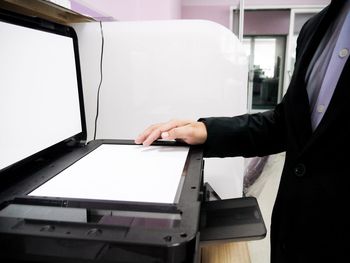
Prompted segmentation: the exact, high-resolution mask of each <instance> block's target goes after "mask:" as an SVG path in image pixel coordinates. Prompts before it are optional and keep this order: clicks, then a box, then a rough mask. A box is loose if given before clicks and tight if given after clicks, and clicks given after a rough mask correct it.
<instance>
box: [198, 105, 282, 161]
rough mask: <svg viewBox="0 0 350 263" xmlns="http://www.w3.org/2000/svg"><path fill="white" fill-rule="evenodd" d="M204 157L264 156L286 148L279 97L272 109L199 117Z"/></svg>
mask: <svg viewBox="0 0 350 263" xmlns="http://www.w3.org/2000/svg"><path fill="white" fill-rule="evenodd" d="M199 121H202V122H203V123H204V124H205V125H206V128H207V132H208V137H207V141H206V143H205V144H204V155H205V157H234V156H244V157H253V156H265V155H269V154H274V153H278V152H282V151H285V150H286V127H285V121H284V116H283V101H282V102H281V103H280V104H279V105H277V106H276V108H275V109H274V110H271V111H267V112H263V113H257V114H245V115H240V116H236V117H212V118H202V119H199Z"/></svg>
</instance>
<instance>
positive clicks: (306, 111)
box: [203, 0, 350, 263]
mask: <svg viewBox="0 0 350 263" xmlns="http://www.w3.org/2000/svg"><path fill="white" fill-rule="evenodd" d="M344 2H345V1H342V0H335V1H333V2H332V3H331V4H330V6H328V7H327V8H325V9H324V10H323V11H321V12H320V13H319V14H318V15H316V16H315V17H313V18H312V19H310V20H309V21H308V22H307V23H306V24H305V25H304V26H303V28H302V31H301V32H300V35H299V37H298V42H297V58H296V63H295V69H294V74H293V77H292V80H291V83H290V86H289V88H288V91H287V93H286V94H285V96H284V98H283V100H282V102H281V103H280V104H279V105H278V106H277V107H276V108H275V109H274V110H272V111H268V112H265V113H260V114H253V115H242V116H238V117H233V118H226V117H222V118H220V117H219V118H206V119H203V121H204V122H205V124H206V126H207V130H208V139H207V142H206V143H205V154H206V156H207V157H227V156H245V157H251V156H263V155H269V154H274V153H278V152H282V151H286V159H285V164H284V169H283V173H282V177H281V181H280V185H279V190H278V194H277V198H276V201H275V205H274V209H273V214H272V223H271V262H274V263H276V262H277V263H282V262H293V263H296V262H343V261H342V260H340V259H341V258H342V256H344V258H347V257H348V251H347V246H346V245H345V244H346V243H348V242H346V240H347V238H348V237H349V236H348V234H349V232H350V231H349V230H350V220H349V219H348V218H347V216H346V215H345V213H346V212H347V210H348V208H349V207H350V204H349V199H350V198H349V194H350V191H349V190H348V188H349V187H350V185H349V183H348V182H349V177H350V169H349V166H350V159H348V157H349V153H348V150H349V149H350V119H349V116H350V114H349V113H350V112H349V111H350V65H349V60H348V61H347V63H346V65H345V67H344V70H343V72H342V73H341V77H340V79H339V81H338V84H337V86H336V89H335V92H334V95H333V97H332V100H331V102H330V105H329V107H328V109H327V111H326V113H325V115H324V117H323V119H322V121H321V123H320V124H319V126H318V127H317V129H316V130H315V131H314V132H312V129H311V121H310V108H309V101H308V96H307V91H306V83H305V74H306V71H307V68H308V65H309V63H310V60H311V59H312V56H313V54H314V52H315V51H316V49H317V46H318V44H319V42H320V40H321V39H322V36H323V34H324V33H325V32H326V30H327V26H328V25H329V23H330V21H332V20H333V19H334V18H335V16H336V14H337V12H338V11H339V8H341V6H342V4H343V3H344ZM349 37H350V35H349Z"/></svg>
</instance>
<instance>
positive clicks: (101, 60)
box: [94, 21, 105, 140]
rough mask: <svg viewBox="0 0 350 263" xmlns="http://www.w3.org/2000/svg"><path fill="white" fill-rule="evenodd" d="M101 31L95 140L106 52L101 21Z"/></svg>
mask: <svg viewBox="0 0 350 263" xmlns="http://www.w3.org/2000/svg"><path fill="white" fill-rule="evenodd" d="M100 31H101V58H100V83H99V85H98V89H97V98H96V100H97V101H96V116H95V130H94V140H96V133H97V120H98V115H99V112H100V91H101V85H102V80H103V74H102V62H103V50H104V43H105V39H104V36H103V28H102V22H101V21H100Z"/></svg>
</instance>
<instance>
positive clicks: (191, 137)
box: [135, 120, 207, 146]
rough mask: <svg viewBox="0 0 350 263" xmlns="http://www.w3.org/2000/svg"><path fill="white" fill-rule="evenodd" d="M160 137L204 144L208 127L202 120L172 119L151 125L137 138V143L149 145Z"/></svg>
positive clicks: (193, 143)
mask: <svg viewBox="0 0 350 263" xmlns="http://www.w3.org/2000/svg"><path fill="white" fill-rule="evenodd" d="M160 138H161V139H166V140H181V141H184V142H186V143H187V144H192V145H195V144H203V143H205V141H206V140H207V128H206V127H205V125H204V123H202V122H196V121H190V120H171V121H169V122H166V123H159V124H154V125H152V126H150V127H149V128H147V129H146V130H145V131H144V132H143V133H141V134H140V135H139V136H138V137H137V138H136V139H135V143H136V144H143V145H145V146H149V145H151V144H152V143H153V142H154V141H155V140H157V139H160Z"/></svg>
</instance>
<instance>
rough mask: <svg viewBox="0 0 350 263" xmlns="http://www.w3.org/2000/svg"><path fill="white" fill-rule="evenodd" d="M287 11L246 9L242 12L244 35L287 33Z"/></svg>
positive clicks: (288, 14) (288, 13)
mask: <svg viewBox="0 0 350 263" xmlns="http://www.w3.org/2000/svg"><path fill="white" fill-rule="evenodd" d="M289 16H290V12H289V11H273V10H271V11H246V12H245V13H244V34H245V35H287V34H288V33H289Z"/></svg>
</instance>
